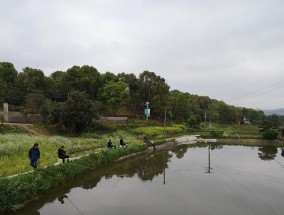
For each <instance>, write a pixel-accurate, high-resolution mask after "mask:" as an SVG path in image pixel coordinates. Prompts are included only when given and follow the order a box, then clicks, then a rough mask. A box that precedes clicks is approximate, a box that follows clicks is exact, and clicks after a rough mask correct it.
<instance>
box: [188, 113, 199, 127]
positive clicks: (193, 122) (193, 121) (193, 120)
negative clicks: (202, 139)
mask: <svg viewBox="0 0 284 215" xmlns="http://www.w3.org/2000/svg"><path fill="white" fill-rule="evenodd" d="M187 123H188V125H189V126H190V127H192V128H198V127H199V124H200V123H201V117H200V116H199V115H191V116H190V117H189V120H188V122H187Z"/></svg>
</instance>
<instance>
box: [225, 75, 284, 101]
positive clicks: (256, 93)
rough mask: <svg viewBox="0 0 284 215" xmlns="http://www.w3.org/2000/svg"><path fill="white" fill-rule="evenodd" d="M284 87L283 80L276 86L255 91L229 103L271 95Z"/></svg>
mask: <svg viewBox="0 0 284 215" xmlns="http://www.w3.org/2000/svg"><path fill="white" fill-rule="evenodd" d="M282 87H284V80H281V81H279V82H277V83H275V84H272V85H269V86H267V87H264V88H261V89H259V90H256V91H254V92H251V93H248V94H246V95H243V96H239V97H236V98H232V99H229V101H236V100H238V101H240V100H245V99H248V98H250V97H256V96H259V95H263V94H267V93H270V92H272V91H274V90H276V89H279V88H282Z"/></svg>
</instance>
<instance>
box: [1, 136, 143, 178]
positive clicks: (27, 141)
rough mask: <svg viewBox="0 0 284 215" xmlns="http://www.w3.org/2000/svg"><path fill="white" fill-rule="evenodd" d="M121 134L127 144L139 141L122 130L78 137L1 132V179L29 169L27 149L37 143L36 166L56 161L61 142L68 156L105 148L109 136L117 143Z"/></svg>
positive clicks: (133, 144) (131, 144)
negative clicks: (39, 154) (38, 150)
mask: <svg viewBox="0 0 284 215" xmlns="http://www.w3.org/2000/svg"><path fill="white" fill-rule="evenodd" d="M120 137H123V138H124V140H125V142H126V143H128V145H129V146H135V145H139V144H141V143H142V141H139V140H137V138H136V137H135V136H134V135H130V134H127V133H125V132H122V131H118V132H115V133H113V134H110V135H95V134H85V135H83V136H81V137H62V136H35V135H28V134H26V133H7V134H1V135H0V178H1V177H6V176H9V175H13V174H18V173H22V172H26V171H29V170H32V168H31V167H30V165H29V158H28V151H29V149H30V148H31V147H32V146H33V144H34V143H39V148H40V151H41V158H40V160H39V167H43V166H47V165H51V164H53V163H56V162H57V161H58V157H57V149H58V148H59V147H60V146H61V145H64V146H65V149H66V150H67V152H68V154H69V155H70V156H71V157H77V156H82V155H86V154H89V153H93V152H97V151H100V150H102V149H105V148H106V144H107V141H108V139H109V138H111V139H112V141H113V143H115V144H118V143H119V138H120Z"/></svg>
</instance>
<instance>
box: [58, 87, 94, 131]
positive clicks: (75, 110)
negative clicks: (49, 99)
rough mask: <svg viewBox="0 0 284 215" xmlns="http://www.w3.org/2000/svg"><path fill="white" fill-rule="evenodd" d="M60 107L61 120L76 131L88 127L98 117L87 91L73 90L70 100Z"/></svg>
mask: <svg viewBox="0 0 284 215" xmlns="http://www.w3.org/2000/svg"><path fill="white" fill-rule="evenodd" d="M59 108H62V112H61V119H60V122H61V123H62V124H63V125H64V126H65V127H66V128H68V129H70V130H71V131H72V132H75V133H81V132H82V131H84V130H85V129H87V128H88V127H89V126H90V125H91V124H92V123H93V120H94V119H95V118H96V117H97V112H96V110H95V106H94V104H93V103H92V101H91V100H89V99H88V96H87V95H86V94H85V93H83V92H79V91H73V92H71V93H70V96H69V98H68V100H67V101H66V102H64V103H63V105H62V106H59ZM55 112H56V111H53V113H55ZM57 113H58V111H57ZM54 118H58V117H57V116H56V117H54Z"/></svg>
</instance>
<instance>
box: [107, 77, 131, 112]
mask: <svg viewBox="0 0 284 215" xmlns="http://www.w3.org/2000/svg"><path fill="white" fill-rule="evenodd" d="M102 97H103V98H104V99H105V100H106V103H107V104H108V105H111V107H112V114H113V116H116V114H117V110H118V108H120V107H122V106H123V105H124V104H126V102H127V99H128V97H129V90H128V87H127V84H126V83H124V82H122V81H118V82H113V81H111V82H110V83H108V84H106V85H105V87H104V88H103V92H102Z"/></svg>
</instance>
